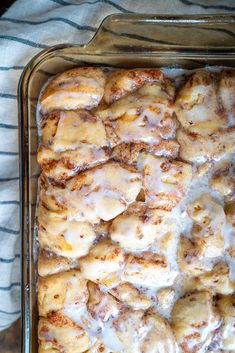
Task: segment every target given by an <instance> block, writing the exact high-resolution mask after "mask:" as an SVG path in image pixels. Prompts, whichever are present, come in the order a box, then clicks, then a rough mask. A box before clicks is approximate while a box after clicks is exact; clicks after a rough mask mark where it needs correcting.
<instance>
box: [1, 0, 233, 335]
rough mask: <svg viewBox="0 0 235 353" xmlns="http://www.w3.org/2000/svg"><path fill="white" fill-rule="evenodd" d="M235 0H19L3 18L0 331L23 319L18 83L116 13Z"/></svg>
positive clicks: (227, 4) (179, 9)
mask: <svg viewBox="0 0 235 353" xmlns="http://www.w3.org/2000/svg"><path fill="white" fill-rule="evenodd" d="M234 10H235V3H234V1H233V0H227V1H223V0H221V1H216V0H214V1H213V0H211V1H205V0H193V1H189V0H149V1H143V0H121V1H118V0H112V1H111V0H83V1H79V0H33V1H32V0H18V1H16V2H15V3H14V4H13V6H12V7H11V8H10V9H9V10H8V11H7V12H6V13H4V15H3V16H2V17H1V18H0V330H2V329H4V328H6V327H8V326H9V325H10V324H11V323H12V322H13V321H14V320H16V319H17V317H18V316H19V315H20V240H19V194H18V181H19V180H18V127H17V102H16V95H17V84H18V80H19V77H20V74H21V72H22V69H23V67H24V66H25V65H26V64H27V63H28V61H29V60H30V59H31V58H32V57H33V56H34V55H35V54H37V53H38V52H39V51H40V50H41V49H42V48H44V47H46V46H51V45H54V44H58V43H66V42H67V43H74V44H77V43H85V42H87V41H88V40H89V39H90V38H91V37H92V36H93V35H94V32H95V29H96V28H97V27H98V26H99V24H100V23H101V21H102V19H103V18H104V17H105V16H107V15H109V14H112V13H119V12H123V13H128V12H133V11H134V12H136V13H151V14H153V13H156V14H162V13H169V14H181V13H182V14H189V13H218V12H231V11H234Z"/></svg>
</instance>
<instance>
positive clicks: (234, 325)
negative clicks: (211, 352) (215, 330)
mask: <svg viewBox="0 0 235 353" xmlns="http://www.w3.org/2000/svg"><path fill="white" fill-rule="evenodd" d="M217 305H218V308H219V311H220V313H221V315H222V318H223V323H222V327H221V330H220V337H221V340H222V342H221V347H222V348H223V349H224V351H225V352H228V351H229V352H234V350H235V297H234V296H232V295H228V296H224V297H222V298H220V299H219V301H218V303H217Z"/></svg>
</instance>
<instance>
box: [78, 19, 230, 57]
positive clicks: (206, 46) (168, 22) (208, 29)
mask: <svg viewBox="0 0 235 353" xmlns="http://www.w3.org/2000/svg"><path fill="white" fill-rule="evenodd" d="M84 49H85V50H86V52H91V53H93V54H101V53H114V54H116V55H117V54H118V53H121V54H122V55H123V52H127V53H129V52H132V53H133V52H138V53H139V52H152V53H154V52H158V53H159V52H167V53H169V52H172V53H174V52H179V50H180V51H182V52H184V53H192V54H193V55H195V53H199V52H208V51H210V52H212V53H216V54H218V53H220V52H221V53H225V52H228V53H230V54H231V53H233V52H235V16H233V15H183V16H182V15H180V16H171V15H149V14H148V15H138V14H114V15H110V16H108V17H106V18H105V19H104V20H103V22H102V23H101V25H100V27H99V29H98V30H97V32H96V34H95V36H94V37H93V39H92V40H91V41H90V42H89V43H88V44H87V45H85V46H84Z"/></svg>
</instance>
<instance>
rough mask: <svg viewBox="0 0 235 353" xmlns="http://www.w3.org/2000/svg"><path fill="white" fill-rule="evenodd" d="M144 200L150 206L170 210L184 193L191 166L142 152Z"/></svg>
mask: <svg viewBox="0 0 235 353" xmlns="http://www.w3.org/2000/svg"><path fill="white" fill-rule="evenodd" d="M139 168H140V169H143V174H144V182H143V185H144V192H145V201H146V202H147V204H148V205H149V206H150V207H156V208H162V209H164V210H168V211H170V210H171V209H172V208H173V207H175V206H176V205H177V203H178V202H179V201H180V200H181V198H182V197H183V196H184V195H185V193H186V191H187V188H188V186H189V184H190V182H191V179H192V166H191V165H190V164H188V163H184V162H181V161H175V160H174V161H170V160H168V159H166V158H159V157H155V156H152V155H150V154H145V153H142V154H141V156H140V160H139Z"/></svg>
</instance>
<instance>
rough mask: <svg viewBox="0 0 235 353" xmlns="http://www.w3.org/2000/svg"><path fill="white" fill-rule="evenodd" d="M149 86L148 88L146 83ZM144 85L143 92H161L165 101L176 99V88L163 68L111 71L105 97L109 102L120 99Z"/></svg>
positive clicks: (156, 93) (157, 93)
mask: <svg viewBox="0 0 235 353" xmlns="http://www.w3.org/2000/svg"><path fill="white" fill-rule="evenodd" d="M146 84H147V86H148V88H147V90H148V91H146V88H145V87H143V86H144V85H146ZM141 87H143V92H142V94H145V95H146V94H148V95H149V94H150V93H151V94H153V93H154V94H155V95H159V92H160V93H161V99H162V100H164V102H165V103H167V102H172V101H173V99H174V94H175V88H174V86H173V84H172V81H171V80H170V79H168V78H167V77H166V75H165V74H164V73H163V72H162V71H161V70H154V69H131V70H117V71H111V72H110V73H109V75H108V77H107V81H106V85H105V92H104V99H105V101H106V103H107V104H112V103H113V102H115V101H117V100H119V99H120V98H122V97H124V96H126V95H128V94H130V93H133V92H135V91H136V90H138V89H140V88H141Z"/></svg>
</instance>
